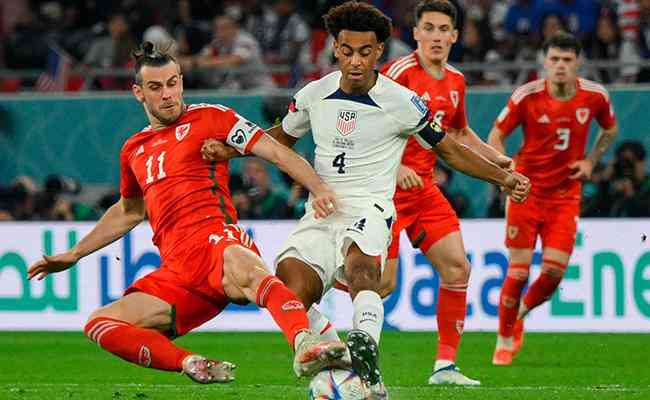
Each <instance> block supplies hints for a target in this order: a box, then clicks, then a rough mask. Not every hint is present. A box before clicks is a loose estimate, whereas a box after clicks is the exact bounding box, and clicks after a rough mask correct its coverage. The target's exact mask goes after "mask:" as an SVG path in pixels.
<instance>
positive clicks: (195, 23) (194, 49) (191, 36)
mask: <svg viewBox="0 0 650 400" xmlns="http://www.w3.org/2000/svg"><path fill="white" fill-rule="evenodd" d="M196 3H197V2H196V1H190V0H179V1H178V3H177V10H176V11H177V17H178V21H177V25H176V27H175V29H174V36H175V37H176V41H177V42H178V47H179V54H181V55H186V56H189V55H194V54H197V53H199V52H200V51H201V49H203V47H204V46H205V45H206V44H208V43H209V42H210V31H211V30H210V23H209V22H206V21H204V20H203V19H202V18H205V17H206V16H207V15H208V14H206V11H205V10H196V9H195V7H197V6H196ZM208 13H209V11H208ZM197 17H199V18H197Z"/></svg>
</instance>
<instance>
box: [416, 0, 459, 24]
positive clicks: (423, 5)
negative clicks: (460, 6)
mask: <svg viewBox="0 0 650 400" xmlns="http://www.w3.org/2000/svg"><path fill="white" fill-rule="evenodd" d="M425 12H439V13H441V14H445V15H447V16H449V18H451V23H452V25H453V26H454V27H456V21H457V19H458V11H457V10H456V6H454V4H453V3H452V2H450V1H449V0H422V1H420V2H419V3H418V5H417V6H415V24H416V25H417V23H418V21H419V20H420V18H422V14H424V13H425Z"/></svg>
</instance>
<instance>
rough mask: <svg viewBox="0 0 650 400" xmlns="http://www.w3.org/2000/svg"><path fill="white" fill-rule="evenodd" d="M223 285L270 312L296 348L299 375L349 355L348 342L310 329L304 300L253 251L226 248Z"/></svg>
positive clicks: (314, 370)
mask: <svg viewBox="0 0 650 400" xmlns="http://www.w3.org/2000/svg"><path fill="white" fill-rule="evenodd" d="M223 286H224V290H225V291H226V294H228V296H229V297H230V298H235V299H239V298H241V297H244V298H246V299H248V300H250V301H255V303H256V304H257V305H258V306H260V307H262V308H266V309H267V310H268V311H269V313H270V314H271V317H273V320H274V321H275V323H276V324H278V326H279V327H280V329H281V330H282V333H283V334H284V336H285V337H286V338H287V341H288V342H289V344H290V345H291V346H292V347H293V349H294V350H295V358H294V372H295V373H296V375H298V376H311V375H314V374H316V373H317V372H319V371H320V370H322V369H323V368H325V367H327V366H329V365H331V364H333V363H335V361H336V360H339V359H340V358H341V357H343V355H344V354H345V352H346V348H345V345H344V344H343V343H341V342H340V341H320V340H319V338H318V336H317V335H314V334H313V333H312V332H311V331H310V329H309V319H308V318H307V313H306V311H305V306H304V304H303V303H302V301H300V299H299V298H298V297H297V296H296V295H295V293H294V292H292V291H291V290H290V289H289V288H288V287H287V286H285V285H284V283H282V281H281V280H280V279H278V278H276V277H275V276H273V275H270V274H269V272H268V270H267V269H266V268H265V267H264V264H263V261H262V260H261V258H260V257H259V256H257V255H256V254H255V253H253V252H252V251H251V250H249V249H246V248H244V247H242V246H230V247H228V248H227V249H226V250H225V251H224V277H223Z"/></svg>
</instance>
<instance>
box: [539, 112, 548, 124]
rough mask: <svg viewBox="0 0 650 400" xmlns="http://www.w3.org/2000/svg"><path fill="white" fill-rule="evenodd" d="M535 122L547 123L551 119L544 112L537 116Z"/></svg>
mask: <svg viewBox="0 0 650 400" xmlns="http://www.w3.org/2000/svg"><path fill="white" fill-rule="evenodd" d="M537 122H538V123H540V124H549V123H551V120H550V119H549V118H548V115H546V114H544V115H542V116H541V117H539V119H538V120H537Z"/></svg>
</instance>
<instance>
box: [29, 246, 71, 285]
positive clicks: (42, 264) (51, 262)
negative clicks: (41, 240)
mask: <svg viewBox="0 0 650 400" xmlns="http://www.w3.org/2000/svg"><path fill="white" fill-rule="evenodd" d="M77 261H79V257H77V256H76V255H74V254H73V253H72V252H71V251H66V252H65V253H61V254H57V255H55V256H43V258H42V259H41V260H38V261H36V262H35V263H34V264H32V265H31V266H30V267H29V269H28V270H27V279H32V278H34V277H37V279H38V280H39V281H41V280H43V279H44V278H45V277H46V276H48V275H49V274H52V273H55V272H61V271H65V270H66V269H68V268H70V267H72V266H73V265H75V264H76V263H77Z"/></svg>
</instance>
